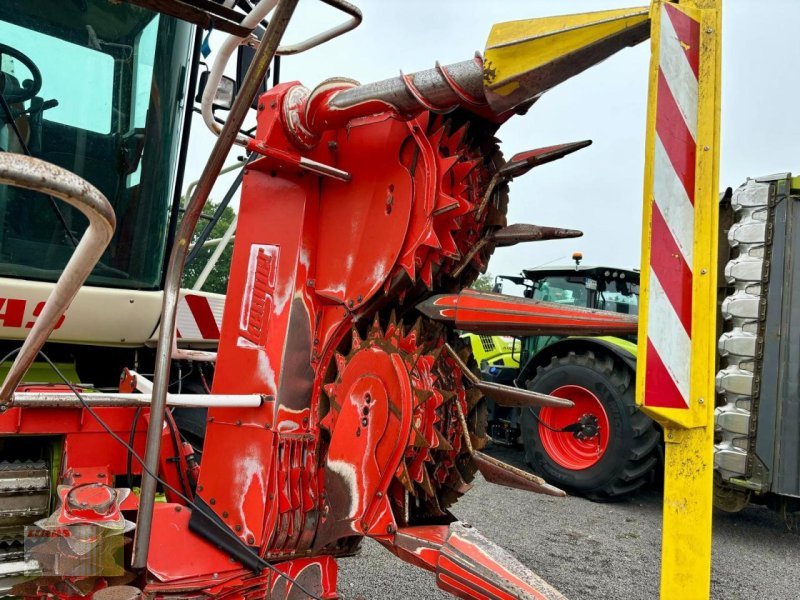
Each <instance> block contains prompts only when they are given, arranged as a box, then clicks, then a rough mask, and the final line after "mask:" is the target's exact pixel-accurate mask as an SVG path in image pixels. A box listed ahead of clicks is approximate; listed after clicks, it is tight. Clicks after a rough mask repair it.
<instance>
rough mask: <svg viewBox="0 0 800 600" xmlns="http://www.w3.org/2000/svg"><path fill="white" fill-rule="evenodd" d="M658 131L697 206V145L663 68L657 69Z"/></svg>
mask: <svg viewBox="0 0 800 600" xmlns="http://www.w3.org/2000/svg"><path fill="white" fill-rule="evenodd" d="M656 133H657V134H658V139H660V140H661V143H662V144H663V145H664V149H665V150H666V151H667V156H669V160H670V163H672V167H673V168H674V169H675V172H676V173H677V174H678V178H679V179H680V180H681V183H683V187H684V189H685V190H686V193H687V194H688V195H689V201H690V202H691V203H692V205H693V206H694V181H695V160H696V157H697V148H696V146H695V141H694V138H693V137H692V134H691V132H690V131H689V128H688V127H687V126H686V120H685V119H684V116H683V113H681V111H680V109H679V108H678V104H677V103H676V102H675V98H674V97H673V96H672V92H671V91H670V89H669V85H668V84H667V79H666V78H665V77H664V73H663V72H662V71H661V70H660V69H659V71H658V100H657V109H656Z"/></svg>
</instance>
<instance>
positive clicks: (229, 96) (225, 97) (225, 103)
mask: <svg viewBox="0 0 800 600" xmlns="http://www.w3.org/2000/svg"><path fill="white" fill-rule="evenodd" d="M207 83H208V71H203V72H202V73H200V81H199V82H198V83H197V95H196V96H195V101H197V102H202V100H203V91H204V90H205V89H206V84H207ZM235 97H236V81H235V80H233V79H231V78H230V77H226V76H224V75H223V76H222V80H221V81H220V82H219V87H218V88H217V92H216V94H215V95H214V102H212V104H211V106H212V108H214V109H218V108H219V109H222V110H230V109H231V106H233V99H234V98H235Z"/></svg>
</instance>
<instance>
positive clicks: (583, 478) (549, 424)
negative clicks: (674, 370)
mask: <svg viewBox="0 0 800 600" xmlns="http://www.w3.org/2000/svg"><path fill="white" fill-rule="evenodd" d="M527 387H528V389H530V390H533V391H535V392H540V393H544V394H551V395H554V396H560V397H564V398H569V399H570V400H572V401H573V402H574V403H575V406H574V407H573V408H569V409H565V408H556V409H554V408H536V409H530V408H529V409H523V411H522V419H521V428H522V440H523V443H524V445H525V459H526V461H527V463H528V464H529V465H530V466H531V467H532V468H533V470H534V471H535V472H537V473H538V474H540V475H541V476H542V477H544V478H545V479H546V480H547V481H548V482H549V483H552V484H553V485H556V486H559V487H562V488H564V489H565V490H567V491H569V492H572V493H574V494H577V495H580V496H585V497H587V498H589V499H591V500H594V501H601V502H603V501H613V500H620V499H623V498H625V497H627V496H630V495H631V494H633V493H634V492H636V490H638V489H639V488H641V487H642V486H643V485H644V484H645V483H647V482H648V480H649V479H650V478H651V477H652V472H653V469H654V467H655V466H656V464H658V452H659V447H660V441H661V434H660V433H659V431H658V430H657V429H656V426H655V424H654V423H653V421H652V420H651V419H650V418H649V417H647V416H646V415H645V414H644V413H642V412H641V411H639V410H638V409H637V408H636V403H635V400H634V390H635V375H634V373H633V371H632V370H631V369H630V368H629V367H628V366H627V365H625V364H624V363H622V362H621V361H620V360H618V359H615V358H614V357H613V355H611V354H610V353H606V352H602V351H598V350H596V349H595V350H593V351H590V350H586V351H584V352H579V353H576V352H569V353H568V354H566V355H565V356H553V357H552V359H551V360H550V363H549V364H548V365H545V366H540V367H538V369H537V372H536V376H535V377H534V378H533V379H532V380H530V381H528V382H527ZM581 419H583V420H584V422H588V423H589V424H590V426H594V427H595V430H594V431H592V430H591V429H590V430H586V429H585V430H584V432H583V433H582V434H581V435H580V437H579V434H578V433H577V432H576V433H572V432H556V431H553V430H554V429H563V428H564V427H566V426H567V425H570V424H573V423H576V422H578V421H579V420H581ZM587 420H588V421H587ZM587 431H588V433H589V435H587V434H586V432H587Z"/></svg>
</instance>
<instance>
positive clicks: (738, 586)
mask: <svg viewBox="0 0 800 600" xmlns="http://www.w3.org/2000/svg"><path fill="white" fill-rule="evenodd" d="M490 453H491V454H494V455H495V456H497V457H498V458H502V459H503V460H505V461H507V462H512V463H514V464H516V465H517V466H522V465H520V462H519V461H520V459H521V455H520V454H519V453H518V452H515V451H511V450H508V449H504V448H497V449H494V450H490ZM453 512H454V514H456V515H457V516H458V517H459V518H460V519H462V520H464V521H467V522H469V523H472V524H474V525H475V526H476V527H477V529H478V530H479V531H480V532H481V533H483V534H485V535H486V536H487V537H488V538H489V539H491V540H493V541H494V542H496V543H498V544H500V545H501V546H503V547H504V548H506V549H507V550H509V551H510V552H511V553H512V554H514V555H515V556H516V557H517V559H519V560H520V561H521V562H522V563H523V564H525V565H527V566H528V567H530V568H531V569H533V570H534V571H535V572H537V573H538V574H539V575H541V576H542V577H543V578H544V579H545V580H547V581H548V582H549V583H551V584H552V585H553V586H555V587H556V588H557V589H559V590H560V591H561V592H563V593H564V594H565V595H566V596H567V597H568V598H575V599H577V598H608V599H615V600H623V599H625V600H627V599H631V600H638V599H643V600H644V599H647V600H650V599H652V598H658V581H659V577H658V573H659V561H660V550H661V493H660V491H659V490H655V489H651V490H645V491H644V492H643V493H641V494H639V495H638V496H637V497H636V498H635V499H634V500H631V501H628V502H623V503H617V504H595V503H592V502H589V501H587V500H583V499H581V498H574V497H569V498H566V499H561V498H551V497H548V496H541V495H536V494H530V493H527V492H521V491H518V490H512V489H505V488H499V487H497V486H494V485H492V484H489V483H486V482H485V481H483V480H482V479H480V476H479V477H478V479H477V480H476V483H475V487H474V488H473V489H472V490H470V492H469V493H468V494H467V495H466V496H465V497H463V498H462V499H461V500H460V501H459V502H458V503H457V504H456V506H455V507H454V509H453ZM712 564H713V570H712V576H711V582H712V583H711V595H712V598H719V599H725V600H729V599H730V600H739V599H742V600H755V599H758V600H762V599H769V600H783V599H786V600H796V599H797V598H800V534H798V533H796V532H790V531H789V530H788V529H787V527H786V525H785V524H784V522H783V520H782V518H781V517H780V516H779V515H778V514H777V513H774V512H772V511H769V510H767V509H765V508H761V507H752V508H748V509H746V510H744V511H742V512H741V513H738V514H736V515H729V514H725V513H716V514H715V516H714V555H713V562H712ZM339 590H340V592H341V594H342V595H343V596H344V597H345V598H347V599H350V600H361V599H372V598H414V599H417V598H419V599H427V598H437V599H440V598H449V597H450V596H447V595H445V594H444V593H442V592H440V591H438V590H437V589H436V583H435V581H434V578H433V575H432V574H431V573H428V572H426V571H423V570H421V569H417V568H415V567H413V566H411V565H407V564H405V563H403V562H402V561H400V560H399V559H397V558H395V557H394V556H393V555H392V554H390V553H389V552H388V551H386V550H384V549H383V548H382V547H381V546H380V545H379V544H377V543H376V542H372V541H371V540H366V541H365V543H364V546H363V549H362V551H361V554H360V556H358V557H354V558H348V559H343V560H341V561H340V576H339ZM685 598H687V599H688V598H691V594H690V593H688V591H687V594H686V596H685Z"/></svg>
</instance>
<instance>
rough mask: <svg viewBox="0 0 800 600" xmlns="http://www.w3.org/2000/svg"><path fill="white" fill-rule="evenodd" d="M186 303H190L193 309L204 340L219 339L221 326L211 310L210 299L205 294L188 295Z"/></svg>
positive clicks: (190, 307) (193, 314) (190, 308)
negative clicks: (218, 325)
mask: <svg viewBox="0 0 800 600" xmlns="http://www.w3.org/2000/svg"><path fill="white" fill-rule="evenodd" d="M185 298H186V304H188V305H189V310H191V311H192V316H193V317H194V321H195V323H197V328H198V329H199V330H200V335H202V336H203V339H204V340H218V339H219V327H217V322H216V320H215V319H214V313H213V312H211V306H210V305H209V304H208V300H207V299H205V298H204V297H203V296H193V295H186V296H185Z"/></svg>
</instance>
